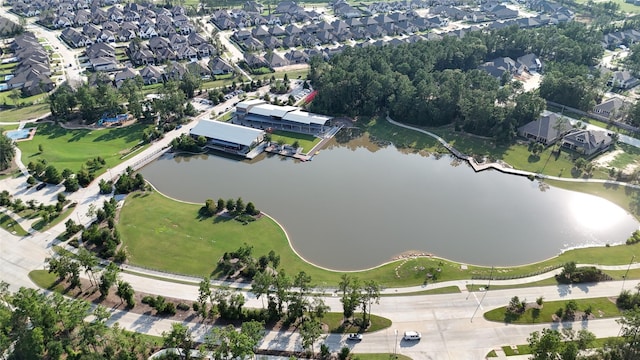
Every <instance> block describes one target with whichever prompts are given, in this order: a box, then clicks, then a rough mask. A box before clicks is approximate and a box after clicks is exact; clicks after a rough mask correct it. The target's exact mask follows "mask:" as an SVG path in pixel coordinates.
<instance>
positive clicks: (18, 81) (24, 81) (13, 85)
mask: <svg viewBox="0 0 640 360" xmlns="http://www.w3.org/2000/svg"><path fill="white" fill-rule="evenodd" d="M7 87H8V88H9V89H19V90H21V91H22V93H23V95H24V96H32V95H37V94H41V93H43V92H49V91H51V90H53V88H54V87H55V84H54V83H53V82H52V81H51V79H50V78H49V76H48V75H45V74H42V73H40V72H39V71H38V70H37V69H36V68H28V69H26V70H25V71H22V72H18V73H15V74H14V76H13V77H12V78H11V79H9V81H7Z"/></svg>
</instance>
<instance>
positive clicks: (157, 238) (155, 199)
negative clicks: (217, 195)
mask: <svg viewBox="0 0 640 360" xmlns="http://www.w3.org/2000/svg"><path fill="white" fill-rule="evenodd" d="M205 200H206V199H202V201H203V204H204V201H205ZM245 201H248V200H245ZM199 209H200V206H199V205H195V204H187V203H182V202H176V201H173V200H170V199H168V198H165V197H164V196H162V195H160V194H158V193H156V192H148V193H136V194H133V195H130V196H129V197H128V198H127V199H126V201H125V205H124V207H123V209H122V211H121V213H120V222H119V224H118V230H119V231H120V234H121V235H122V239H123V243H124V246H126V249H127V252H128V253H129V260H130V262H131V263H132V264H134V265H140V266H146V267H151V268H155V269H161V270H165V271H169V272H175V273H181V274H189V275H196V276H204V275H209V274H210V273H211V272H212V271H213V270H214V269H215V268H216V264H217V262H218V260H219V259H220V258H221V257H222V255H223V254H224V253H225V252H231V251H235V250H237V249H238V248H239V247H240V246H242V245H243V244H244V243H247V244H248V245H250V246H253V256H254V257H256V258H257V257H260V256H261V255H267V254H268V253H269V251H271V250H273V251H275V252H276V253H277V254H279V255H280V257H281V264H287V272H289V273H290V274H294V273H297V272H298V271H300V270H302V268H304V267H305V266H303V265H304V264H303V263H302V261H301V260H300V259H299V258H298V257H297V256H296V255H295V253H294V252H293V251H292V250H291V248H290V247H289V243H288V242H287V238H286V236H285V233H284V231H283V230H282V229H281V228H280V226H278V224H276V223H275V222H274V221H272V220H271V219H270V218H268V217H262V218H260V219H258V220H257V221H254V222H251V223H249V224H248V225H242V223H240V222H238V221H235V220H233V219H230V218H227V217H209V218H200V217H199V215H198V210H199Z"/></svg>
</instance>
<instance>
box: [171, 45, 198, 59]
mask: <svg viewBox="0 0 640 360" xmlns="http://www.w3.org/2000/svg"><path fill="white" fill-rule="evenodd" d="M176 56H177V57H178V59H179V60H187V61H197V60H198V50H196V49H195V48H194V47H193V46H188V45H187V46H184V47H182V48H180V49H179V50H176Z"/></svg>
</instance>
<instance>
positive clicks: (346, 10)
mask: <svg viewBox="0 0 640 360" xmlns="http://www.w3.org/2000/svg"><path fill="white" fill-rule="evenodd" d="M333 13H334V14H335V15H336V16H339V17H342V18H345V19H352V18H359V17H361V16H362V11H360V10H358V9H356V8H354V7H352V6H351V5H349V4H348V3H347V2H346V1H338V2H336V3H335V4H334V5H333Z"/></svg>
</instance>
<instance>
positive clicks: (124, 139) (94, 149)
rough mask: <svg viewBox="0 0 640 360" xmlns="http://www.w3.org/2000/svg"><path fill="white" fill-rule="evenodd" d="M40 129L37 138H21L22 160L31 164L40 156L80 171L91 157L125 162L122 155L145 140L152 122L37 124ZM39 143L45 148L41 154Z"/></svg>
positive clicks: (61, 165) (61, 166) (52, 162)
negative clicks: (89, 126)
mask: <svg viewBox="0 0 640 360" xmlns="http://www.w3.org/2000/svg"><path fill="white" fill-rule="evenodd" d="M33 126H36V127H37V128H38V129H37V131H36V135H35V136H34V138H33V140H30V141H21V142H19V143H18V147H19V148H20V150H21V151H22V162H23V163H24V164H25V165H27V164H28V163H29V162H31V161H34V162H35V161H36V160H37V159H45V160H47V162H48V163H49V164H52V165H54V166H55V167H56V168H57V169H58V170H59V171H62V170H63V169H66V168H68V169H70V170H72V171H74V172H75V171H78V170H80V169H81V167H82V166H83V164H85V163H86V161H87V160H89V159H93V158H95V157H97V156H101V157H102V158H103V159H105V161H106V162H107V164H106V167H105V168H103V169H101V171H105V170H106V168H109V167H113V166H114V165H117V164H118V163H120V162H122V159H121V158H122V156H124V155H125V154H126V153H128V152H129V151H130V149H132V148H133V147H134V146H136V145H137V144H138V143H139V142H140V141H141V140H142V132H143V130H144V129H145V128H146V127H147V126H149V125H143V124H134V125H131V126H127V127H123V128H114V129H100V130H86V129H79V130H68V129H64V128H62V127H60V126H58V125H55V124H51V123H45V124H34V125H33ZM39 145H42V147H43V151H42V153H40V151H39V148H38V147H39Z"/></svg>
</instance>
